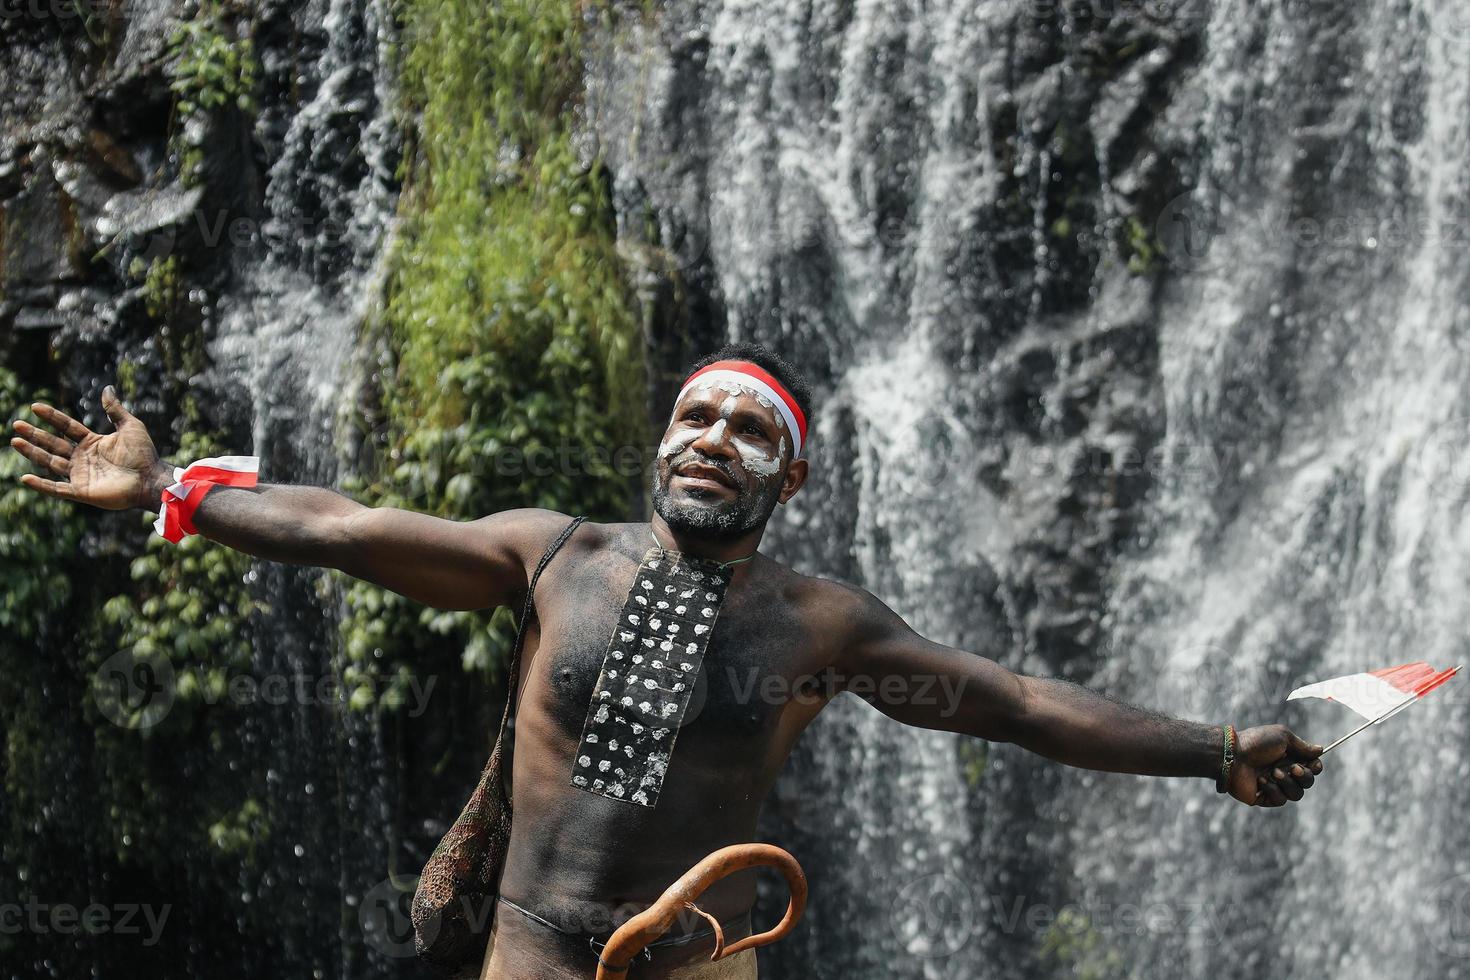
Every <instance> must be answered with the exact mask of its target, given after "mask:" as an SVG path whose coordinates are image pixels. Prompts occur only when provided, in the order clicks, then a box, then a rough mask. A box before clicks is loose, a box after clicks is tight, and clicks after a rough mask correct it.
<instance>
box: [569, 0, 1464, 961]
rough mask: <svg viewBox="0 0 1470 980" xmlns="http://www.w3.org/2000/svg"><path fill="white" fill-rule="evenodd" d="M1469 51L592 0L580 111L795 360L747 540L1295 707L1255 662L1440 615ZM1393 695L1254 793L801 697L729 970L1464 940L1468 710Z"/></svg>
mask: <svg viewBox="0 0 1470 980" xmlns="http://www.w3.org/2000/svg"><path fill="white" fill-rule="evenodd" d="M1467 68H1470V20H1467V18H1466V17H1465V16H1464V13H1463V11H1461V10H1458V9H1457V8H1456V6H1455V5H1454V4H1452V3H1444V4H1430V3H1422V4H1421V3H1392V4H1391V3H1375V4H1371V5H1360V6H1358V7H1353V8H1343V7H1342V6H1341V5H1329V4H1321V3H1310V2H1304V3H1244V2H1235V3H1221V4H1215V5H1208V6H1207V5H1204V4H1193V3H1187V2H1184V3H1179V4H1133V5H1129V4H1112V3H1109V4H1097V3H1091V4H1088V3H1082V4H1067V5H1062V4H1049V3H1000V4H972V3H944V2H940V3H925V4H915V3H887V4H881V3H876V2H855V3H839V2H836V0H828V2H822V0H813V2H806V3H795V4H791V3H777V2H765V0H739V2H737V0H727V2H717V0H710V2H705V3H702V4H692V5H681V6H680V7H678V8H677V9H674V8H670V9H663V10H660V11H658V13H657V14H656V15H654V16H648V15H646V14H636V13H633V12H625V14H624V15H623V16H621V17H619V18H613V19H609V20H608V21H606V22H604V24H603V26H602V30H601V41H600V44H599V46H598V48H597V51H596V56H595V59H594V64H593V67H592V83H591V86H590V95H589V100H588V104H589V110H588V118H589V125H590V128H591V129H592V130H593V131H594V132H595V133H596V135H597V138H598V140H599V141H600V143H601V146H602V149H603V151H604V153H605V154H606V157H607V159H608V161H609V163H610V166H611V168H612V170H613V172H614V173H615V175H616V188H617V194H618V199H619V201H620V206H621V207H623V208H624V209H625V210H646V211H648V212H651V213H652V214H654V215H656V216H657V219H658V220H657V226H658V236H657V239H656V240H653V241H648V242H644V243H642V244H644V245H645V246H653V247H659V246H661V247H662V248H663V249H664V250H665V251H666V253H667V256H668V257H671V258H672V259H673V264H674V265H675V267H676V268H678V269H679V271H680V272H681V273H682V274H683V276H684V277H685V279H686V281H687V282H688V283H690V284H691V290H692V291H694V292H695V293H697V294H700V295H702V296H706V297H709V298H710V300H711V302H710V304H709V305H710V306H712V307H713V308H715V309H717V310H718V311H719V313H720V314H721V315H722V316H723V317H724V318H725V326H726V332H727V333H728V334H729V335H730V336H731V337H732V338H736V339H756V340H761V341H765V342H769V343H772V344H774V345H775V346H777V347H779V348H781V349H783V350H784V351H786V352H787V353H789V354H795V355H796V356H797V357H798V358H799V359H800V360H801V362H802V363H803V365H804V366H805V367H806V368H807V370H808V371H809V372H810V374H811V375H812V376H813V378H814V379H815V380H816V381H817V383H818V384H819V387H820V388H821V389H822V393H823V397H822V399H821V401H820V404H819V405H818V408H817V413H816V415H817V424H816V433H815V437H814V438H813V440H812V449H811V459H812V476H811V479H810V482H809V484H808V486H807V487H806V488H804V490H803V491H802V493H801V494H799V495H798V497H797V498H796V499H795V501H794V502H793V505H792V506H791V507H790V508H788V509H787V510H786V511H785V512H784V513H786V514H789V515H790V516H789V517H786V518H785V520H784V522H782V523H780V526H778V527H776V528H774V529H773V532H772V534H771V535H770V537H769V538H768V541H769V543H770V546H771V547H772V549H773V550H774V551H775V552H776V553H777V554H779V555H780V557H782V558H783V559H784V560H786V561H789V562H790V563H792V564H794V565H795V566H796V567H797V568H798V569H800V570H802V571H805V572H808V573H811V574H819V575H827V576H836V577H839V578H844V579H847V580H849V581H854V582H859V583H861V584H863V585H865V586H867V587H868V588H869V589H871V590H872V591H873V592H875V593H876V594H877V595H878V596H879V597H880V598H882V599H884V601H886V602H888V603H889V604H890V605H891V606H893V608H895V609H896V610H898V611H899V612H900V613H902V614H903V615H905V617H906V618H908V619H909V621H910V622H911V623H912V624H913V625H914V626H915V627H916V628H917V629H919V630H920V632H922V633H924V634H925V635H926V636H929V637H931V638H932V639H935V640H938V641H941V642H945V643H950V644H953V645H956V646H960V647H962V648H964V649H967V650H971V651H974V652H976V653H979V654H984V655H987V656H991V657H994V658H996V659H999V660H1001V661H1002V662H1003V663H1005V664H1007V665H1008V666H1010V667H1012V668H1014V669H1018V670H1022V671H1025V672H1030V673H1043V674H1048V675H1057V676H1063V677H1068V678H1070V679H1073V680H1078V681H1080V682H1083V683H1088V684H1090V685H1092V686H1094V687H1097V688H1100V689H1102V690H1105V691H1107V692H1108V693H1110V694H1112V695H1114V696H1117V697H1121V698H1124V699H1127V700H1130V701H1133V702H1136V703H1141V704H1144V705H1147V706H1149V707H1152V708H1156V709H1158V710H1162V711H1165V712H1169V713H1173V714H1178V715H1182V716H1185V717H1190V718H1194V719H1198V720H1203V721H1209V722H1222V721H1234V722H1237V723H1238V724H1243V725H1245V724H1254V723H1264V722H1272V721H1286V722H1288V723H1289V724H1292V725H1293V726H1294V727H1297V728H1299V729H1300V730H1301V731H1302V732H1304V733H1305V734H1306V735H1307V737H1309V738H1313V739H1317V740H1321V741H1324V742H1325V741H1327V740H1329V739H1331V738H1332V737H1335V736H1336V735H1337V734H1340V733H1341V732H1343V731H1345V730H1347V727H1348V726H1349V725H1350V724H1351V723H1352V719H1351V718H1350V717H1345V716H1344V714H1343V713H1342V712H1341V711H1340V710H1339V709H1336V708H1335V707H1334V706H1332V705H1326V704H1324V705H1312V706H1309V707H1305V708H1304V707H1301V706H1298V705H1296V704H1293V705H1292V706H1290V707H1287V706H1286V705H1285V704H1284V697H1285V694H1286V693H1287V692H1288V691H1289V690H1290V689H1291V688H1292V687H1294V686H1296V685H1297V683H1300V682H1303V681H1305V680H1307V679H1316V678H1320V677H1325V676H1332V675H1334V674H1339V673H1348V672H1352V671H1355V670H1359V669H1364V668H1367V667H1372V666H1379V665H1385V664H1389V663H1397V662H1403V661H1407V660H1413V659H1421V658H1422V659H1427V660H1429V661H1430V662H1432V663H1436V664H1439V665H1449V664H1453V663H1457V662H1459V661H1461V660H1463V659H1465V649H1466V644H1465V643H1464V641H1463V640H1462V639H1460V636H1461V634H1462V630H1461V629H1459V626H1460V623H1461V621H1462V619H1463V615H1464V612H1465V611H1466V610H1465V606H1466V603H1465V600H1464V582H1465V581H1466V573H1467V571H1470V569H1467V567H1466V565H1467V561H1466V558H1465V555H1466V554H1470V552H1467V549H1466V544H1467V543H1470V529H1467V526H1466V523H1465V521H1464V519H1463V517H1464V512H1465V503H1466V500H1467V497H1470V480H1467V479H1466V476H1467V464H1466V463H1465V462H1464V460H1463V459H1462V452H1463V447H1464V446H1465V444H1466V435H1467V430H1470V413H1467V412H1466V411H1465V410H1464V409H1463V408H1462V407H1460V406H1459V404H1458V396H1459V395H1460V393H1461V392H1462V391H1463V390H1464V385H1465V380H1466V379H1465V374H1466V365H1467V359H1466V356H1465V355H1466V336H1467V334H1466V329H1465V312H1464V311H1465V309H1466V298H1467V297H1466V267H1465V264H1464V262H1463V261H1462V258H1463V256H1462V254H1461V253H1460V251H1459V248H1458V246H1459V244H1460V242H1461V241H1463V240H1464V239H1465V236H1464V235H1463V232H1464V228H1463V224H1464V213H1465V195H1466V187H1465V180H1464V177H1463V167H1462V161H1463V160H1464V159H1466V152H1467V149H1470V147H1467V145H1466V140H1467V132H1466V127H1467V125H1470V105H1467V98H1466V96H1467V91H1466V90H1467V83H1470V76H1467ZM629 234H630V236H631V235H632V232H629ZM691 308H692V309H695V310H696V311H698V310H702V309H705V308H707V307H705V306H701V305H700V303H699V302H693V303H691ZM1415 712H1416V713H1417V717H1415V716H1412V715H1408V714H1406V715H1404V716H1402V717H1401V718H1399V719H1396V720H1395V722H1394V723H1392V725H1390V726H1387V727H1385V728H1384V729H1381V730H1379V731H1376V732H1374V733H1372V734H1365V735H1363V736H1360V737H1359V738H1358V739H1356V740H1354V741H1353V742H1350V743H1348V744H1347V745H1345V746H1343V747H1342V748H1341V749H1339V750H1336V751H1335V752H1334V753H1333V754H1332V755H1331V756H1329V757H1328V759H1327V760H1326V761H1327V764H1328V771H1327V774H1326V775H1325V777H1324V778H1323V780H1322V782H1321V783H1320V785H1319V787H1318V788H1317V789H1314V790H1313V791H1312V793H1311V794H1310V796H1309V799H1308V800H1307V801H1306V802H1305V803H1304V804H1303V805H1302V806H1301V807H1299V808H1290V809H1288V810H1287V811H1277V812H1263V811H1248V810H1246V809H1245V808H1241V807H1238V806H1236V805H1235V804H1233V803H1230V802H1227V801H1225V800H1224V798H1223V797H1219V796H1217V795H1216V794H1215V793H1214V792H1213V791H1212V788H1211V787H1210V786H1209V784H1207V783H1205V782H1204V781H1183V780H1171V781H1162V780H1149V779H1144V778H1141V777H1132V776H1122V775H1106V774H1095V773H1088V772H1081V771H1076V770H1067V769H1063V768H1062V767H1058V766H1055V765H1053V764H1051V763H1048V762H1045V761H1043V760H1040V759H1038V758H1037V757H1035V756H1031V755H1029V754H1027V753H1024V752H1022V751H1020V750H1019V749H1018V748H1017V747H1015V746H1008V745H1000V746H993V747H991V748H990V750H989V751H988V752H986V751H984V749H983V746H980V747H977V743H974V742H971V741H969V740H966V739H963V738H960V737H957V736H954V735H949V734H943V733H931V732H922V731H917V730H911V729H905V728H902V727H900V726H898V725H896V724H895V723H892V722H890V721H887V720H886V719H884V718H883V717H882V716H881V715H880V714H879V713H878V712H877V711H875V710H872V709H871V708H869V707H867V706H864V705H860V704H857V703H856V702H855V701H854V702H852V703H845V700H839V702H838V703H837V704H836V705H834V706H833V707H832V708H830V709H829V710H828V711H827V712H826V713H825V714H824V715H823V717H822V718H821V719H819V720H818V722H817V723H816V724H815V725H814V726H813V728H812V730H811V731H809V732H808V734H807V735H806V737H805V739H804V741H803V742H802V744H801V745H800V746H799V747H798V750H797V753H796V756H795V757H794V759H793V761H792V763H791V765H790V766H789V767H788V770H787V772H786V773H785V774H784V775H783V777H782V779H781V781H780V783H779V784H778V788H777V792H776V795H775V798H774V799H773V800H772V802H771V803H770V805H769V806H768V807H767V811H766V814H765V816H764V829H765V832H766V833H768V834H769V835H770V836H772V837H773V838H774V839H778V840H780V841H782V842H783V843H786V844H787V845H788V846H790V847H791V849H792V850H793V851H794V852H795V853H796V854H797V855H798V857H799V858H801V859H802V860H803V862H804V863H805V864H806V865H807V868H808V871H809V873H810V875H811V878H812V883H813V889H814V900H813V904H812V911H811V913H810V916H809V919H808V921H807V923H806V925H805V926H804V930H803V932H802V933H801V934H800V936H799V937H798V938H795V939H793V940H791V941H789V942H788V943H787V944H785V945H784V946H783V947H780V948H777V949H774V950H773V951H772V952H771V954H770V956H769V957H768V959H767V960H766V966H767V968H768V969H769V970H770V971H773V972H774V975H778V976H792V977H796V976H802V977H807V976H822V977H847V976H861V975H878V976H893V977H967V978H970V977H995V978H1007V980H1011V978H1016V977H1029V976H1036V977H1051V976H1059V975H1067V974H1074V973H1075V974H1076V975H1083V976H1092V977H1124V976H1138V977H1153V976H1161V975H1171V976H1172V975H1178V976H1189V977H1205V976H1213V975H1217V974H1219V973H1220V971H1221V970H1222V969H1230V970H1236V969H1245V970H1248V971H1251V972H1255V973H1264V972H1267V971H1269V972H1270V973H1271V974H1272V975H1278V976H1300V977H1322V976H1332V977H1352V978H1364V980H1368V978H1381V977H1436V978H1438V977H1463V976H1470V966H1467V963H1470V959H1467V955H1470V918H1467V916H1466V907H1467V895H1470V862H1467V861H1465V860H1464V859H1461V858H1457V857H1455V855H1456V854H1457V853H1458V847H1459V846H1460V845H1462V844H1463V843H1464V842H1465V834H1466V832H1465V830H1464V827H1465V824H1464V821H1463V820H1458V819H1456V816H1455V815H1456V814H1457V813H1458V812H1462V811H1461V807H1462V806H1463V804H1464V803H1465V796H1466V794H1467V792H1470V791H1467V790H1466V789H1465V788H1464V787H1465V785H1466V781H1465V776H1466V775H1467V773H1470V762H1467V760H1466V754H1465V751H1464V749H1465V744H1466V741H1465V735H1466V732H1467V726H1470V722H1467V717H1466V711H1465V707H1464V698H1463V697H1460V696H1457V695H1455V694H1453V693H1446V694H1445V695H1444V696H1443V697H1440V698H1438V699H1437V700H1436V701H1434V702H1432V703H1430V702H1426V704H1425V705H1423V706H1421V707H1419V708H1416V709H1415ZM773 908H774V906H771V907H769V908H767V910H766V911H767V912H768V913H769V912H771V911H772V909H773ZM763 975H764V974H763Z"/></svg>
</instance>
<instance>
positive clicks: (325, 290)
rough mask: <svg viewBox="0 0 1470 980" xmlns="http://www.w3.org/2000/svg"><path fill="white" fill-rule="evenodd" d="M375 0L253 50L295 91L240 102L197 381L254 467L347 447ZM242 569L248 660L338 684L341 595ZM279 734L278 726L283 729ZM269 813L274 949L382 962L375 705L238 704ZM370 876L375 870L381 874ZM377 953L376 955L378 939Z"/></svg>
mask: <svg viewBox="0 0 1470 980" xmlns="http://www.w3.org/2000/svg"><path fill="white" fill-rule="evenodd" d="M388 8H389V4H388V2H387V0H325V2H316V3H312V4H309V5H306V6H304V7H302V8H299V9H297V10H282V11H280V12H279V16H280V17H281V18H282V20H281V21H279V22H275V23H271V21H270V20H269V19H268V20H267V24H268V26H266V27H260V28H258V31H259V34H260V35H261V36H263V37H265V38H270V37H272V36H273V35H274V34H275V33H276V32H277V31H279V30H281V29H282V28H284V27H287V26H289V28H290V30H289V32H287V37H288V38H289V43H288V45H283V46H282V47H281V48H279V49H276V50H271V49H270V48H269V47H267V49H266V51H265V55H264V58H263V61H264V63H265V66H266V69H267V70H268V71H269V70H271V69H272V68H273V67H274V68H276V69H277V70H278V71H281V72H283V73H290V75H291V77H290V79H289V84H290V86H291V87H292V88H293V89H296V90H299V92H300V96H301V97H300V101H299V102H286V103H281V104H275V105H269V106H267V107H265V111H264V112H263V113H262V114H261V116H260V118H259V119H258V120H257V122H256V138H257V139H258V140H259V142H260V143H261V144H262V145H263V146H265V147H266V148H267V151H268V152H269V154H270V163H269V166H268V168H267V169H266V171H265V175H264V186H263V194H262V197H263V209H262V213H261V214H260V215H259V217H258V219H257V220H249V221H247V222H245V224H244V228H245V233H244V236H242V237H247V238H248V244H247V247H237V248H236V249H234V250H233V251H232V252H231V253H230V260H231V263H232V266H233V268H232V284H233V285H232V288H231V289H230V291H228V292H227V293H225V294H224V295H223V296H221V298H220V301H219V309H218V310H217V317H218V323H219V326H218V329H217V332H216V335H215V337H214V338H213V340H212V342H211V344H210V356H211V366H210V370H209V372H208V374H207V376H206V378H205V380H204V384H206V385H207V386H209V387H210V388H212V389H213V390H215V391H218V392H220V393H221V397H223V398H229V399H231V400H232V401H233V402H234V403H235V404H237V405H242V406H245V407H247V408H248V411H249V412H250V413H251V416H250V417H251V426H250V428H251V431H252V433H253V448H249V447H241V450H240V451H249V452H253V453H255V454H256V455H258V456H260V457H261V460H262V474H263V478H264V479H266V480H268V481H269V482H276V483H299V484H306V485H312V486H327V487H331V486H335V485H337V481H338V478H339V473H340V468H341V466H342V465H344V464H347V463H348V460H349V457H350V456H351V453H352V451H353V450H352V447H351V446H350V445H348V444H347V443H346V442H344V441H343V440H344V439H347V440H349V441H350V435H349V436H344V435H343V432H342V430H341V429H340V428H339V413H341V412H343V411H351V408H352V406H353V405H354V404H355V397H354V396H355V393H356V387H355V386H356V385H357V384H361V383H362V382H363V380H364V379H363V375H364V374H365V372H364V371H362V370H361V365H360V364H358V363H355V362H354V358H355V357H358V358H360V357H365V356H371V352H364V351H358V350H355V345H357V344H358V343H359V337H360V328H361V324H363V322H364V321H365V320H366V319H368V318H370V317H371V316H373V315H374V313H375V309H376V307H375V304H377V303H378V302H379V301H380V300H381V297H382V294H383V277H384V275H385V272H386V265H387V262H386V257H387V255H388V252H389V249H388V247H387V243H388V242H389V240H390V239H391V236H392V234H393V230H394V208H395V205H396V197H397V180H396V178H395V176H394V172H393V171H394V166H395V164H396V154H397V151H398V147H399V143H400V135H399V133H398V132H397V131H396V129H395V126H394V121H393V116H392V113H393V112H394V109H395V104H396V93H395V91H394V87H393V86H394V79H393V65H392V62H391V50H392V49H391V46H392V44H393V42H394V40H395V39H394V36H393V22H392V18H391V16H390V12H389V9H388ZM255 574H258V575H259V576H260V578H261V581H260V582H258V583H257V584H256V585H255V586H254V587H255V588H256V589H257V590H258V591H259V593H260V594H261V595H263V596H264V597H265V598H266V601H267V602H268V603H269V605H270V610H271V611H270V613H269V614H268V618H267V620H266V622H265V624H264V626H263V628H262V631H261V636H262V639H261V641H260V642H259V643H258V645H257V650H256V653H255V657H254V660H253V662H252V664H251V671H252V672H253V673H255V674H257V675H258V676H260V677H286V678H293V679H295V678H304V679H305V680H306V683H307V684H308V685H309V686H308V687H307V688H305V689H306V690H308V691H309V692H320V691H321V690H323V688H321V687H318V685H319V684H321V683H326V684H328V687H327V688H326V690H331V691H336V692H341V691H343V690H345V685H343V684H342V683H341V677H340V670H341V666H342V664H341V662H340V661H341V650H340V647H341V643H340V641H339V639H338V637H337V629H336V623H337V620H338V617H339V615H340V614H341V610H340V609H339V608H338V606H337V604H336V602H335V601H333V600H332V599H331V598H330V596H331V595H333V593H332V592H331V591H330V590H324V589H323V586H324V585H325V582H324V581H323V576H324V573H322V572H321V571H319V570H316V569H302V568H298V567H293V566H287V565H280V564H272V563H263V564H261V565H260V566H259V569H258V572H257V573H252V575H255ZM283 735H284V737H282V736H283ZM245 743H246V746H247V747H248V751H249V752H250V754H251V755H252V757H253V758H254V759H255V760H256V762H257V765H259V764H260V763H261V762H262V760H263V766H262V768H264V777H265V784H266V785H265V786H264V787H263V788H262V789H263V793H264V795H265V797H266V799H267V800H268V801H269V802H268V808H269V810H270V812H271V814H272V815H273V817H274V819H275V821H276V822H277V823H278V824H279V825H281V826H283V828H285V827H288V828H289V832H287V833H283V834H277V835H273V839H272V841H271V846H272V853H271V855H270V857H269V858H268V859H267V861H266V863H267V864H268V865H269V866H271V867H272V868H274V869H276V870H275V873H273V874H270V875H267V876H266V878H265V880H264V881H262V882H261V883H260V886H259V887H258V890H257V894H256V896H255V898H254V899H253V900H254V901H255V902H257V903H260V902H273V903H275V904H276V905H277V906H278V912H277V915H278V917H279V920H280V921H279V923H278V928H279V936H278V938H279V941H280V943H281V945H282V947H283V950H282V951H281V952H278V953H277V954H276V955H279V956H280V957H281V959H283V960H284V961H286V962H290V963H293V964H296V965H297V966H298V968H301V969H303V970H304V969H305V968H306V967H308V966H310V967H312V968H314V971H315V975H317V976H323V975H326V974H327V973H335V974H336V975H339V976H341V977H343V978H348V977H358V976H364V975H368V974H370V973H382V972H384V971H386V970H388V969H389V968H390V967H392V966H393V964H394V963H395V962H402V961H403V959H404V957H405V956H406V955H411V953H412V949H411V947H409V948H407V949H405V948H404V946H403V943H402V942H401V941H399V940H401V939H402V937H400V936H391V937H386V938H385V937H383V936H380V935H375V934H370V932H371V927H372V926H374V925H378V924H380V923H378V918H375V916H376V917H380V916H381V914H382V910H380V909H369V908H363V907H362V906H363V903H364V901H365V897H366V899H367V900H368V901H371V898H372V896H373V894H374V893H373V891H372V889H373V887H374V885H375V883H379V882H382V881H383V880H384V879H385V878H387V877H388V876H389V874H390V873H392V872H395V871H396V872H397V873H412V872H413V871H416V870H417V869H413V868H408V869H405V868H396V869H395V868H393V867H392V857H393V855H394V853H395V846H394V842H393V841H391V840H390V839H389V838H390V836H391V828H392V827H393V817H394V799H393V794H394V792H395V791H394V788H393V785H392V780H391V778H390V776H391V773H390V770H391V762H390V754H391V751H392V749H391V748H390V746H388V745H385V733H384V732H383V731H382V725H381V724H380V721H379V718H378V715H377V714H376V713H375V712H372V713H366V714H364V713H360V712H357V711H353V710H348V709H347V708H346V706H345V704H341V703H331V704H322V703H319V702H318V700H317V697H316V694H312V696H310V697H307V698H306V699H305V700H296V699H293V700H292V701H290V702H289V703H285V704H279V705H273V706H270V707H268V708H266V709H265V710H263V711H261V712H259V713H258V714H257V715H255V716H253V717H252V718H251V719H250V720H249V721H248V722H247V734H246V736H245ZM380 890H381V889H380ZM382 954H386V957H387V958H386V959H385V957H384V955H382Z"/></svg>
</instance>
